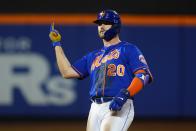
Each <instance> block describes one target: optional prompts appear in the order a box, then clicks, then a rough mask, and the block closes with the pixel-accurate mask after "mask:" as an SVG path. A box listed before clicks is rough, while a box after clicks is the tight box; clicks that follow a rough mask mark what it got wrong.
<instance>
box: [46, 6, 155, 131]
mask: <svg viewBox="0 0 196 131" xmlns="http://www.w3.org/2000/svg"><path fill="white" fill-rule="evenodd" d="M94 23H95V24H97V25H98V35H99V37H100V38H101V39H102V40H103V48H101V49H98V50H95V51H93V52H90V53H88V54H87V55H85V56H83V57H82V58H81V59H79V60H77V61H76V62H75V63H73V64H70V62H69V60H68V59H67V57H66V56H65V54H64V51H63V49H62V47H61V42H60V41H61V35H60V33H59V32H58V31H57V30H55V29H54V24H52V25H51V28H50V34H49V37H50V39H51V41H52V45H53V47H54V48H55V53H56V59H57V64H58V67H59V70H60V72H61V75H62V76H63V77H64V78H80V79H83V78H86V77H87V76H90V82H91V84H90V86H91V88H90V92H89V93H90V99H91V101H92V104H91V109H90V112H89V116H88V122H87V131H127V130H128V128H129V126H130V125H131V123H132V121H133V118H134V105H133V97H134V95H135V94H137V93H138V92H139V91H141V89H142V88H143V87H144V86H145V85H147V84H148V83H151V81H152V75H151V73H150V71H149V67H148V65H147V63H146V60H145V58H144V56H143V55H142V53H141V51H140V50H139V49H138V48H137V47H136V46H135V45H134V44H132V43H128V42H126V41H121V40H120V38H119V33H120V29H121V19H120V16H119V14H118V13H117V12H116V11H114V10H104V11H101V12H100V13H98V16H97V20H95V21H94Z"/></svg>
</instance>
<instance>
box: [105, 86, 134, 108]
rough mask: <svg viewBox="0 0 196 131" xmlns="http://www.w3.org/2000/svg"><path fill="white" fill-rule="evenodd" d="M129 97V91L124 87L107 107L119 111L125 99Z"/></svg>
mask: <svg viewBox="0 0 196 131" xmlns="http://www.w3.org/2000/svg"><path fill="white" fill-rule="evenodd" d="M129 98H130V93H129V91H128V90H126V89H122V90H121V91H120V92H119V93H118V94H117V95H116V96H115V97H114V99H113V100H112V102H111V103H110V106H109V109H110V110H111V111H120V110H121V109H122V107H123V105H124V104H125V102H126V101H127V99H129Z"/></svg>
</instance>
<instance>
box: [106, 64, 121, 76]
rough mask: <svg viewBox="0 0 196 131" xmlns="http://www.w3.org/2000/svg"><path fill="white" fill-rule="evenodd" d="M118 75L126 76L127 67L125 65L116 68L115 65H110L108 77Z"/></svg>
mask: <svg viewBox="0 0 196 131" xmlns="http://www.w3.org/2000/svg"><path fill="white" fill-rule="evenodd" d="M116 74H117V75H118V76H124V74H125V67H124V65H121V64H120V65H118V66H117V68H116V65H114V64H109V65H108V71H107V75H108V76H116Z"/></svg>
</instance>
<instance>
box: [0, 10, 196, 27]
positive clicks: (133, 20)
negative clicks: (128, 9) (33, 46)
mask: <svg viewBox="0 0 196 131" xmlns="http://www.w3.org/2000/svg"><path fill="white" fill-rule="evenodd" d="M95 19H96V13H95V14H0V24H5V25H10V24H11V25H24V24H25V25H27V24H28V25H42V24H44V25H50V24H51V23H52V22H55V24H58V25H90V24H91V25H92V24H93V22H92V21H94V20H95ZM121 19H122V23H123V25H134V26H135V25H139V26H141V25H143V26H196V16H194V15H181V16H178V15H159V16H158V15H129V14H121Z"/></svg>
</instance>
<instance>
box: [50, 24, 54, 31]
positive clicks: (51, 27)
mask: <svg viewBox="0 0 196 131" xmlns="http://www.w3.org/2000/svg"><path fill="white" fill-rule="evenodd" d="M53 30H54V22H53V23H52V24H51V26H50V31H53Z"/></svg>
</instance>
